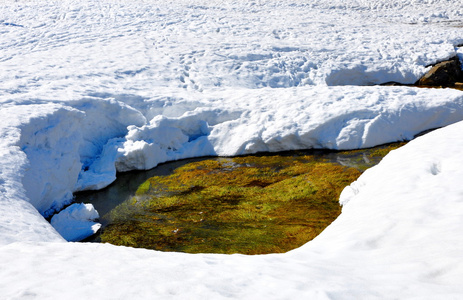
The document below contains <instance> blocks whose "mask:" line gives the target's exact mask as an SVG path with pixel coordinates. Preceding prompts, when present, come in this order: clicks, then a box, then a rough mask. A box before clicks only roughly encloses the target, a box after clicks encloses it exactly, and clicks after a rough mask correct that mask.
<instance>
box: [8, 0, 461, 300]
mask: <svg viewBox="0 0 463 300" xmlns="http://www.w3.org/2000/svg"><path fill="white" fill-rule="evenodd" d="M462 16H463V8H462V6H461V4H460V3H459V1H451V0H434V1H425V0H419V1H418V0H400V1H399V0H393V1H390V0H388V1H386V0H374V1H363V0H347V1H345V0H342V1H341V0H334V1H327V0H314V1H309V2H307V1H306V2H304V1H292V0H278V1H276V0H269V1H248V0H230V1H221V0H197V1H194V2H192V1H188V0H178V1H173V2H172V1H171V2H169V1H150V0H148V1H125V0H121V1H106V0H98V1H90V0H82V1H73V0H64V1H59V2H56V3H55V2H53V3H52V2H44V1H37V0H32V1H29V0H28V1H22V0H20V1H13V0H6V1H3V3H2V5H1V7H0V35H1V39H0V70H1V72H0V119H1V120H2V122H0V215H1V218H0V266H1V267H0V281H1V282H2V284H1V285H0V294H1V295H2V297H4V298H6V299H21V298H28V297H32V298H39V299H44V298H45V299H47V298H48V299H51V298H63V299H83V298H85V299H92V298H93V299H107V298H127V299H132V298H137V299H142V298H149V299H151V298H153V297H154V298H162V299H173V298H175V299H185V298H188V299H208V298H209V299H225V298H226V299H230V298H235V299H264V298H265V299H283V298H286V299H297V298H309V299H384V298H397V299H459V298H460V296H461V294H463V290H462V287H461V278H463V264H462V262H461V253H462V250H463V244H462V241H461V239H460V238H459V236H460V231H461V227H462V225H463V224H462V220H463V218H462V214H461V211H463V209H462V208H461V203H462V201H461V195H463V190H462V187H461V182H460V181H461V178H462V176H463V174H462V173H461V172H462V171H461V168H460V166H461V164H462V163H463V161H462V158H461V155H460V154H461V151H462V149H463V144H462V141H463V137H462V132H463V123H461V122H460V121H461V120H463V93H462V92H461V91H456V90H450V89H418V88H413V87H406V86H393V87H392V86H390V87H387V86H378V84H381V83H386V82H390V81H394V82H400V83H403V84H410V83H414V82H415V81H416V80H417V79H418V78H419V77H420V76H422V75H423V74H424V73H425V72H426V71H427V70H428V69H429V68H430V65H431V64H433V63H436V62H438V61H442V60H446V59H449V58H451V57H454V56H458V57H459V58H460V59H461V57H462V50H461V49H462V48H461V45H462V44H463V38H462V36H463V35H462V34H463V27H462V25H463V23H462V21H461V20H462ZM452 124H453V125H452ZM440 127H444V128H441V129H438V130H436V131H433V132H431V133H429V134H426V135H424V136H421V137H419V138H417V139H416V140H413V141H412V142H410V143H409V144H408V145H407V146H405V147H403V148H401V149H399V150H396V151H393V152H391V153H390V154H389V155H388V156H386V158H385V159H384V160H383V161H382V162H381V163H380V164H379V165H378V166H377V167H374V168H372V169H369V170H367V171H366V172H365V173H364V174H363V175H362V176H361V177H360V178H359V179H358V180H357V181H356V182H354V183H352V184H351V185H350V186H349V187H347V188H346V189H345V190H344V191H343V193H342V195H341V198H340V202H341V204H343V211H342V214H341V216H340V217H339V218H338V219H337V220H336V221H335V222H333V224H331V225H330V226H329V227H328V228H327V229H326V230H325V231H324V232H323V233H322V234H321V235H320V236H318V237H317V238H316V239H315V240H313V241H311V242H309V243H307V244H306V245H304V246H303V247H301V248H299V249H296V250H293V251H291V252H289V253H286V254H281V255H262V256H243V255H203V254H199V255H187V254H181V253H161V252H156V251H148V250H144V249H131V248H124V247H116V246H112V245H105V244H86V243H69V242H65V239H64V238H63V236H64V237H65V238H66V239H68V240H77V239H80V238H82V237H83V236H85V235H87V234H91V233H93V232H94V231H95V230H96V229H97V228H96V227H98V225H96V224H93V223H92V222H93V221H84V222H83V223H84V232H85V234H84V235H80V232H78V231H77V230H76V229H75V227H76V225H75V224H76V223H78V224H81V222H80V221H79V220H82V219H85V220H87V217H91V219H92V218H94V217H95V214H94V213H95V211H94V210H92V208H90V207H88V206H86V205H84V204H79V205H72V206H70V208H68V209H67V210H64V211H62V212H61V213H60V214H58V215H56V216H55V217H53V220H54V221H52V223H53V224H54V226H55V228H56V229H58V231H59V232H60V233H61V235H60V234H59V233H58V232H57V231H56V230H55V229H54V228H53V226H51V225H50V224H49V223H48V222H47V221H46V220H45V219H44V218H43V217H44V216H45V217H51V216H52V215H53V214H55V213H57V212H59V211H60V210H62V209H63V208H64V207H65V206H67V205H68V204H70V203H71V202H72V201H73V198H72V197H73V193H75V192H77V191H83V190H92V189H101V188H103V187H105V186H107V185H109V184H110V183H111V182H113V181H114V179H115V178H116V176H117V172H123V171H129V170H133V169H149V168H152V167H155V166H156V165H158V164H159V163H162V162H165V161H170V160H177V159H182V158H188V157H196V156H207V155H221V156H230V155H242V154H250V153H256V152H262V151H270V152H276V151H284V150H293V149H307V148H329V149H356V148H362V147H371V146H374V145H378V144H382V143H387V142H392V141H399V140H409V139H412V138H413V137H414V136H415V135H417V134H419V133H420V132H422V131H427V130H429V129H434V128H440ZM74 217H75V218H76V220H73V219H74ZM60 219H61V221H60ZM79 226H80V225H79ZM71 227H74V229H69V228H71ZM63 228H64V229H63Z"/></svg>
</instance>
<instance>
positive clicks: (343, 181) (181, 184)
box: [101, 144, 401, 254]
mask: <svg viewBox="0 0 463 300" xmlns="http://www.w3.org/2000/svg"><path fill="white" fill-rule="evenodd" d="M399 146H401V144H394V145H389V146H383V147H377V148H373V149H368V150H358V151H349V152H336V153H334V154H335V155H337V156H336V157H339V155H340V157H343V159H344V163H343V164H344V166H343V165H341V164H339V163H335V162H333V160H336V161H339V158H336V159H333V158H332V157H331V156H332V155H333V153H327V154H326V155H306V154H297V155H295V154H294V153H291V154H285V155H256V156H243V157H235V158H216V159H208V160H203V161H197V162H192V163H189V164H185V165H183V166H181V167H179V168H177V169H175V171H174V172H173V174H171V175H168V176H154V177H152V178H150V179H148V180H147V181H145V182H144V183H143V184H141V185H140V186H139V188H138V190H137V192H136V193H135V196H134V197H133V198H132V199H130V200H129V201H126V202H124V203H122V204H120V205H119V206H117V207H116V208H115V209H114V210H112V211H111V213H110V216H109V218H110V222H109V223H110V224H109V225H108V226H107V227H106V228H105V229H104V230H103V232H102V233H101V241H102V242H108V243H112V244H115V245H124V246H131V247H142V248H148V249H155V250H161V251H178V252H188V253H227V254H230V253H243V254H265V253H281V252H287V251H289V250H292V249H295V248H297V247H299V246H301V245H303V244H305V243H306V242H308V241H310V240H312V239H313V238H314V237H316V236H317V235H318V234H320V232H322V231H323V230H324V229H325V228H326V227H327V226H328V225H329V224H330V223H331V222H332V221H334V220H335V219H336V218H337V217H338V215H339V214H340V213H341V207H340V206H339V202H338V199H339V195H340V193H341V191H342V189H343V188H344V187H345V186H347V185H348V184H350V183H351V182H353V181H354V180H356V179H357V178H358V176H359V175H360V174H361V171H363V170H364V169H366V168H368V167H370V166H371V165H374V164H375V163H377V161H379V159H381V157H383V156H384V155H386V154H387V153H388V152H389V151H391V150H393V149H395V148H397V147H399ZM346 162H348V163H346Z"/></svg>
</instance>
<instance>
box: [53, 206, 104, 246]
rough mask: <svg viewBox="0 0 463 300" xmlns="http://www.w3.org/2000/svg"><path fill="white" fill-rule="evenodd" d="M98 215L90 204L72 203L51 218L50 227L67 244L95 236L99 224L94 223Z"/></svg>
mask: <svg viewBox="0 0 463 300" xmlns="http://www.w3.org/2000/svg"><path fill="white" fill-rule="evenodd" d="M99 217H100V215H99V214H98V212H97V211H96V210H95V208H94V207H93V205H92V204H84V203H74V204H71V205H70V206H68V207H66V208H65V209H63V210H62V211H60V212H59V213H57V214H55V215H54V216H53V217H52V218H51V222H50V224H51V226H53V227H54V228H55V229H56V231H58V233H59V234H60V235H61V236H62V237H63V238H64V239H65V240H66V241H69V242H76V241H80V240H83V239H85V238H86V237H89V236H91V235H93V234H95V233H96V232H97V231H98V229H100V227H101V224H100V223H98V222H94V221H95V220H96V219H98V218H99Z"/></svg>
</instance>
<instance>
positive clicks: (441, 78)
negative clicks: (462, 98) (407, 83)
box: [416, 57, 463, 86]
mask: <svg viewBox="0 0 463 300" xmlns="http://www.w3.org/2000/svg"><path fill="white" fill-rule="evenodd" d="M462 81H463V71H462V70H461V64H460V61H459V60H458V58H457V57H454V58H452V59H450V60H447V61H443V62H440V63H438V64H436V65H434V66H433V67H432V68H431V70H429V71H428V72H427V73H426V74H425V75H424V76H423V77H421V78H420V79H419V80H418V81H417V82H416V85H428V86H453V85H454V84H455V82H462Z"/></svg>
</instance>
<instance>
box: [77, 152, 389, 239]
mask: <svg viewBox="0 0 463 300" xmlns="http://www.w3.org/2000/svg"><path fill="white" fill-rule="evenodd" d="M386 147H387V146H379V147H375V148H371V149H363V150H355V151H342V152H338V151H324V150H306V151H288V152H282V153H266V154H256V155H259V156H262V155H272V156H274V155H281V156H286V157H288V158H289V159H290V158H291V157H296V156H302V155H313V156H315V157H316V159H320V160H325V161H328V162H334V163H338V164H340V165H343V166H348V167H355V168H357V169H359V170H360V171H364V170H366V169H367V168H369V167H372V166H374V165H375V164H377V163H379V161H380V160H381V158H382V156H375V155H372V153H373V152H374V151H376V150H378V149H382V148H386ZM206 159H215V160H219V159H221V158H218V157H203V158H193V159H186V160H181V161H174V162H168V163H164V164H161V165H159V166H157V167H156V168H154V169H151V170H148V171H132V172H126V173H119V174H118V175H117V180H116V181H115V182H114V183H112V184H111V185H110V186H108V187H106V188H104V189H102V190H99V191H89V192H81V193H77V194H76V195H75V202H77V203H80V202H83V203H92V204H93V206H94V207H95V209H96V210H97V211H98V213H99V214H100V220H99V222H100V223H101V224H102V228H104V227H106V226H107V225H108V223H109V222H110V218H109V213H110V212H111V210H113V209H114V208H115V207H116V206H118V205H119V204H121V203H123V202H124V201H127V200H129V199H131V198H132V197H133V196H134V195H135V192H136V191H137V189H138V187H139V186H140V185H141V184H142V183H144V182H145V181H146V180H148V179H149V178H151V177H153V176H166V175H170V174H172V173H173V171H174V170H175V169H176V168H178V167H180V166H183V165H185V164H188V163H191V162H196V161H200V160H206ZM84 241H85V242H100V239H99V234H98V233H97V234H96V235H94V236H92V237H90V238H87V239H86V240H84Z"/></svg>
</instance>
